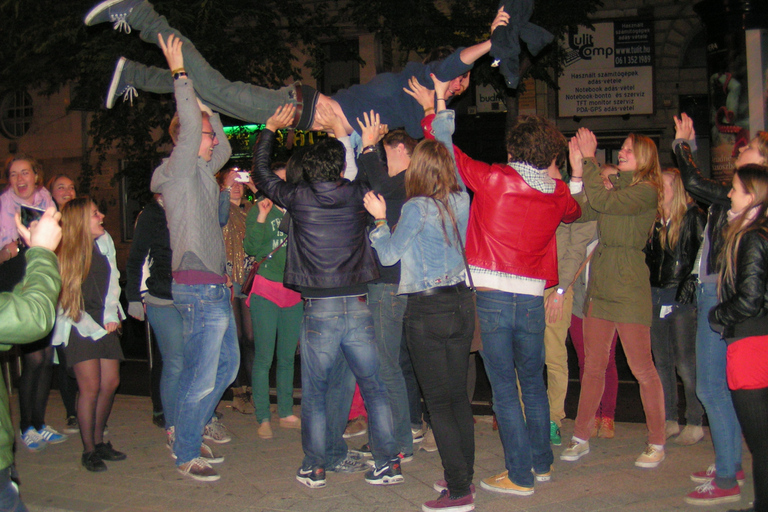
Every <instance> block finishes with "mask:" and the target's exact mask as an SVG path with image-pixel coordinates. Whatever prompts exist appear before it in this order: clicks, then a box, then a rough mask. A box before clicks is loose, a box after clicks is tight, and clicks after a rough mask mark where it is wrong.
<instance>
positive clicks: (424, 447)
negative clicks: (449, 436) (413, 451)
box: [419, 445, 437, 453]
mask: <svg viewBox="0 0 768 512" xmlns="http://www.w3.org/2000/svg"><path fill="white" fill-rule="evenodd" d="M419 450H424V451H425V452H427V453H434V452H436V451H437V446H435V447H429V448H427V447H426V446H424V445H421V446H419Z"/></svg>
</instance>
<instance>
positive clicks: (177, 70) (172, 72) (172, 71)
mask: <svg viewBox="0 0 768 512" xmlns="http://www.w3.org/2000/svg"><path fill="white" fill-rule="evenodd" d="M186 72H187V70H186V69H184V68H176V69H173V70H171V74H172V75H175V74H177V73H186Z"/></svg>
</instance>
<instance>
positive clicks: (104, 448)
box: [96, 442, 128, 461]
mask: <svg viewBox="0 0 768 512" xmlns="http://www.w3.org/2000/svg"><path fill="white" fill-rule="evenodd" d="M96 453H97V454H98V456H99V458H100V459H101V460H108V461H116V460H125V459H126V458H127V457H128V456H127V455H126V454H124V453H123V452H119V451H117V450H115V449H114V448H112V443H111V442H109V443H99V444H97V445H96Z"/></svg>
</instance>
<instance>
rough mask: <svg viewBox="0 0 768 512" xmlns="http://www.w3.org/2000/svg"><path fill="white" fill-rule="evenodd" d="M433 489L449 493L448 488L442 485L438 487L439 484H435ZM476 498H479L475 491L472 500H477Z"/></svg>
mask: <svg viewBox="0 0 768 512" xmlns="http://www.w3.org/2000/svg"><path fill="white" fill-rule="evenodd" d="M432 488H433V489H434V490H436V491H437V492H443V491H447V490H448V488H447V487H443V486H442V485H437V482H435V483H434V484H432ZM475 498H477V492H474V491H473V492H472V499H475Z"/></svg>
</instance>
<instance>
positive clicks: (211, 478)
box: [176, 467, 221, 482]
mask: <svg viewBox="0 0 768 512" xmlns="http://www.w3.org/2000/svg"><path fill="white" fill-rule="evenodd" d="M176 471H178V472H179V473H181V474H182V475H184V476H188V477H189V478H192V479H194V480H197V481H198V482H215V481H216V480H218V479H220V478H221V475H208V476H201V475H193V474H192V473H187V472H186V471H184V470H182V469H179V468H178V467H177V468H176Z"/></svg>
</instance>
